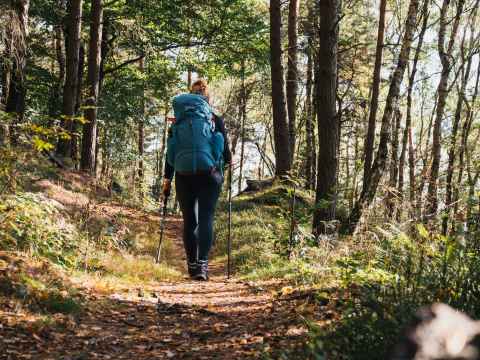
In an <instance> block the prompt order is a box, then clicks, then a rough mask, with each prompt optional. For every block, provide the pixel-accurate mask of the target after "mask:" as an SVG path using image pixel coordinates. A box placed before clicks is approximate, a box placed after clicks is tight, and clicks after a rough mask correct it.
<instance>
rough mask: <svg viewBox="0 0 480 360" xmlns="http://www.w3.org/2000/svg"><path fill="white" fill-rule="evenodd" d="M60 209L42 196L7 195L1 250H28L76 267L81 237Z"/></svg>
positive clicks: (0, 223) (1, 212)
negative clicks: (75, 258)
mask: <svg viewBox="0 0 480 360" xmlns="http://www.w3.org/2000/svg"><path fill="white" fill-rule="evenodd" d="M59 206H60V204H58V203H55V202H54V200H50V199H48V198H46V197H45V196H43V195H41V194H35V193H28V192H26V193H18V194H16V195H10V196H4V197H3V198H2V201H1V205H0V250H19V251H27V252H30V253H32V254H35V255H40V256H43V257H46V258H48V259H51V260H53V261H55V262H57V263H59V264H62V265H65V266H72V265H74V262H75V260H74V257H75V255H76V254H75V253H76V252H77V251H78V249H79V248H80V246H81V244H80V237H79V235H78V232H77V230H76V228H75V227H74V226H73V225H72V224H71V223H70V222H69V221H68V215H66V214H64V213H62V211H61V210H59Z"/></svg>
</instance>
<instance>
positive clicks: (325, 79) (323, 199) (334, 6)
mask: <svg viewBox="0 0 480 360" xmlns="http://www.w3.org/2000/svg"><path fill="white" fill-rule="evenodd" d="M339 5H340V3H339V1H338V0H330V1H326V0H325V1H321V2H320V30H319V39H320V48H319V52H318V64H319V72H318V74H319V76H318V78H316V79H315V86H316V87H317V96H318V99H317V107H316V112H317V122H318V137H319V147H318V173H317V189H316V198H315V203H316V207H315V212H314V215H313V231H314V234H316V235H320V234H322V233H327V232H330V231H331V230H334V229H332V228H331V227H329V226H328V225H327V223H326V222H329V221H332V220H334V219H335V210H336V183H337V166H338V163H337V147H338V118H337V107H336V94H337V49H338V27H339V26H338V22H339V10H340V9H339Z"/></svg>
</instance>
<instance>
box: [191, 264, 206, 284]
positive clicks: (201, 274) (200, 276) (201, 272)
mask: <svg viewBox="0 0 480 360" xmlns="http://www.w3.org/2000/svg"><path fill="white" fill-rule="evenodd" d="M197 264H198V273H197V275H196V276H195V277H194V279H195V280H200V281H208V260H198V263H197Z"/></svg>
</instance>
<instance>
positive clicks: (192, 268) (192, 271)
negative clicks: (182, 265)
mask: <svg viewBox="0 0 480 360" xmlns="http://www.w3.org/2000/svg"><path fill="white" fill-rule="evenodd" d="M187 265H188V275H190V278H192V279H194V278H195V277H196V276H197V275H198V272H199V266H198V264H197V263H196V262H194V263H191V262H188V263H187Z"/></svg>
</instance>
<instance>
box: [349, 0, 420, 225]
mask: <svg viewBox="0 0 480 360" xmlns="http://www.w3.org/2000/svg"><path fill="white" fill-rule="evenodd" d="M418 2H419V0H410V5H409V7H408V15H407V19H406V23H405V30H404V35H403V42H402V47H401V50H400V54H399V56H398V62H397V65H396V68H395V71H394V73H393V76H392V80H391V82H390V88H389V91H388V95H387V99H386V103H385V110H384V112H383V117H382V126H381V129H380V143H379V145H378V150H377V154H376V157H375V160H374V161H373V165H372V171H371V174H370V178H369V183H368V184H366V186H364V189H363V190H362V193H361V195H360V198H359V199H358V200H357V201H356V203H355V205H354V207H353V209H352V212H351V213H350V216H349V218H348V220H347V222H346V223H345V224H344V226H343V230H344V231H345V232H348V233H353V232H354V231H355V228H356V226H357V224H358V221H359V220H360V217H361V216H362V212H363V209H364V207H366V206H369V205H370V203H371V202H372V201H373V199H374V197H375V194H376V192H377V187H378V184H379V182H380V179H381V177H382V175H383V171H384V170H385V166H386V162H387V158H388V143H389V141H390V128H391V119H392V115H393V112H394V106H395V104H396V103H397V100H398V96H399V93H400V86H401V84H402V81H403V75H404V73H405V68H406V66H407V62H408V59H409V57H410V48H411V45H412V41H413V34H414V31H415V25H416V22H417V12H418Z"/></svg>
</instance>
